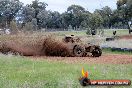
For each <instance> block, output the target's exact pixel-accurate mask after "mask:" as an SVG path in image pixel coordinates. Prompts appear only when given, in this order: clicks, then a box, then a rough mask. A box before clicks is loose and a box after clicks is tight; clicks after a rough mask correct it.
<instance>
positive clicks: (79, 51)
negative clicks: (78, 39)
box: [73, 45, 85, 57]
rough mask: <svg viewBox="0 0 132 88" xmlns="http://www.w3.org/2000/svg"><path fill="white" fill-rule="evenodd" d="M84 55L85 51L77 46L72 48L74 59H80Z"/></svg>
mask: <svg viewBox="0 0 132 88" xmlns="http://www.w3.org/2000/svg"><path fill="white" fill-rule="evenodd" d="M84 53H85V49H84V48H83V47H81V46H79V45H76V46H75V47H74V48H73V55H74V56H76V57H82V56H84Z"/></svg>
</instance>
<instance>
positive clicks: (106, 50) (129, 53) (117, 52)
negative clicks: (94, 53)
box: [102, 48, 132, 55]
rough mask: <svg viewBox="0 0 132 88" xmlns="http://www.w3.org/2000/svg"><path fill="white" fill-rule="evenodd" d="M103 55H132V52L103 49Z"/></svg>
mask: <svg viewBox="0 0 132 88" xmlns="http://www.w3.org/2000/svg"><path fill="white" fill-rule="evenodd" d="M102 51H103V53H106V54H108V53H109V54H127V55H132V52H129V51H112V49H111V48H103V49H102Z"/></svg>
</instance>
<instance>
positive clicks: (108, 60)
mask: <svg viewBox="0 0 132 88" xmlns="http://www.w3.org/2000/svg"><path fill="white" fill-rule="evenodd" d="M31 58H33V59H38V60H44V59H46V60H48V61H61V62H65V63H88V64H132V55H120V54H107V55H102V56H101V57H96V58H94V57H46V56H45V57H37V56H36V57H31Z"/></svg>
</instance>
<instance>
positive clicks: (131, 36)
mask: <svg viewBox="0 0 132 88" xmlns="http://www.w3.org/2000/svg"><path fill="white" fill-rule="evenodd" d="M120 39H132V35H123V36H120Z"/></svg>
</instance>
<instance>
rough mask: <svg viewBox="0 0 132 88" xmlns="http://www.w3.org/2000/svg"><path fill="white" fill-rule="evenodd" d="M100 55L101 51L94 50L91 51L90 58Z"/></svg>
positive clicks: (98, 49)
mask: <svg viewBox="0 0 132 88" xmlns="http://www.w3.org/2000/svg"><path fill="white" fill-rule="evenodd" d="M101 55H102V50H101V49H100V48H95V49H94V50H93V51H92V56H93V57H99V56H101Z"/></svg>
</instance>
